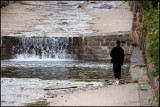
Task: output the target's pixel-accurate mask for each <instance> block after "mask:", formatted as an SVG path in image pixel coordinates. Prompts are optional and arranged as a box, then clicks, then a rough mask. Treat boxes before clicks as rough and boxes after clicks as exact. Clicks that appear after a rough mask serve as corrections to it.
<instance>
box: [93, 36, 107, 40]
mask: <svg viewBox="0 0 160 107" xmlns="http://www.w3.org/2000/svg"><path fill="white" fill-rule="evenodd" d="M104 40H105V39H104V37H103V36H102V37H96V38H95V39H94V41H104Z"/></svg>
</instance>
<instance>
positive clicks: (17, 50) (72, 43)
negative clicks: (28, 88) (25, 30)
mask: <svg viewBox="0 0 160 107" xmlns="http://www.w3.org/2000/svg"><path fill="white" fill-rule="evenodd" d="M117 39H119V40H121V47H122V48H123V49H124V52H125V61H129V58H130V55H131V53H132V51H133V46H132V45H133V44H132V40H131V34H130V32H113V33H108V34H90V35H84V36H81V37H11V36H3V37H2V48H1V52H2V54H1V58H2V59H18V60H20V59H21V60H28V59H30V60H35V61H36V59H37V60H38V59H41V60H43V59H50V60H92V61H99V60H103V61H104V60H105V61H108V60H110V59H111V57H110V51H111V49H112V48H113V47H114V44H115V42H116V40H117Z"/></svg>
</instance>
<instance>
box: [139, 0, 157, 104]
mask: <svg viewBox="0 0 160 107" xmlns="http://www.w3.org/2000/svg"><path fill="white" fill-rule="evenodd" d="M136 3H137V4H138V5H139V8H140V9H141V11H142V13H143V32H146V33H147V36H146V37H147V38H146V42H147V44H148V46H147V47H145V48H146V49H145V50H143V53H144V55H145V58H146V59H150V62H151V63H153V64H154V66H155V69H153V71H150V72H151V74H152V75H153V77H158V78H159V4H158V3H159V2H158V0H153V1H136ZM158 92H159V89H158V90H157V91H156V93H155V94H156V96H155V98H156V99H157V101H159V93H158Z"/></svg>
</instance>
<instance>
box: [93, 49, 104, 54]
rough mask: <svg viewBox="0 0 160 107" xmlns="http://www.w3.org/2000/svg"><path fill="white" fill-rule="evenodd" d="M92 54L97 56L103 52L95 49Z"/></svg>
mask: <svg viewBox="0 0 160 107" xmlns="http://www.w3.org/2000/svg"><path fill="white" fill-rule="evenodd" d="M92 53H93V54H94V55H97V54H101V53H102V50H101V49H96V50H95V49H94V50H92Z"/></svg>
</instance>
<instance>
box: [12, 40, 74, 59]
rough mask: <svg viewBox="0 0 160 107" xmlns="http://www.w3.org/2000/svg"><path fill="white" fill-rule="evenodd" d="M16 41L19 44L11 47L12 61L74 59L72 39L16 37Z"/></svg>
mask: <svg viewBox="0 0 160 107" xmlns="http://www.w3.org/2000/svg"><path fill="white" fill-rule="evenodd" d="M16 39H18V41H19V43H16V45H14V46H13V47H12V59H15V60H21V61H26V60H27V61H30V60H35V61H36V60H39V59H43V60H53V59H54V60H57V59H59V60H63V59H66V60H71V59H75V58H76V55H74V54H75V53H74V52H73V50H72V48H73V40H72V39H73V38H69V37H68V38H55V37H54V38H29V37H28V38H27V37H17V38H16ZM43 60H41V61H43Z"/></svg>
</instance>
